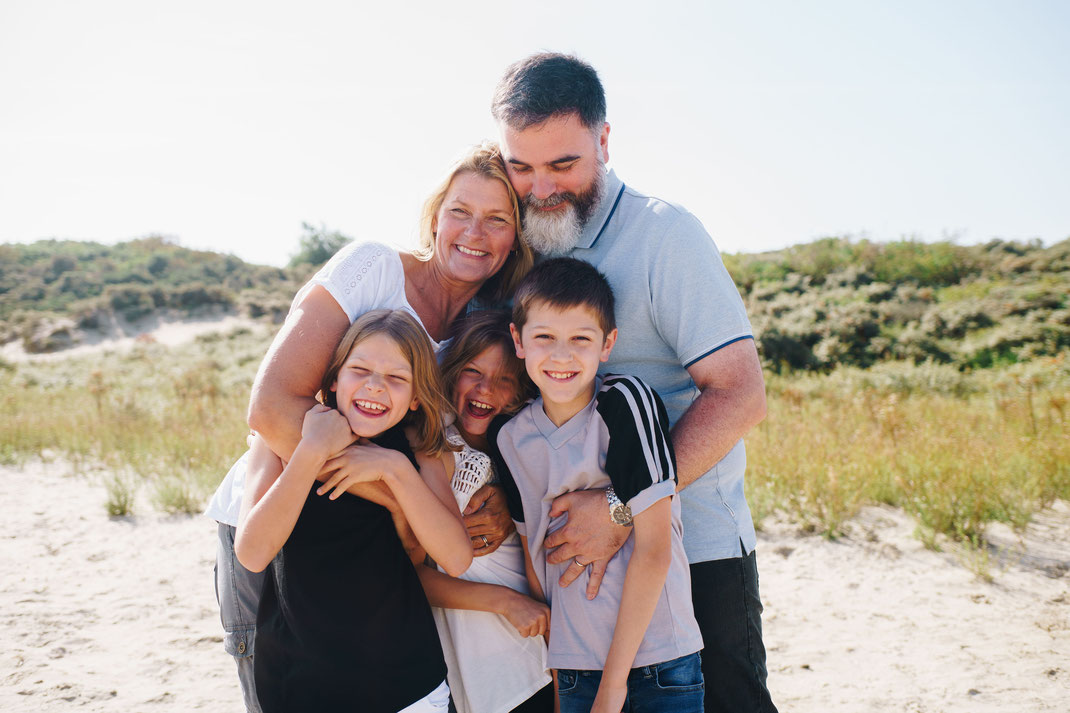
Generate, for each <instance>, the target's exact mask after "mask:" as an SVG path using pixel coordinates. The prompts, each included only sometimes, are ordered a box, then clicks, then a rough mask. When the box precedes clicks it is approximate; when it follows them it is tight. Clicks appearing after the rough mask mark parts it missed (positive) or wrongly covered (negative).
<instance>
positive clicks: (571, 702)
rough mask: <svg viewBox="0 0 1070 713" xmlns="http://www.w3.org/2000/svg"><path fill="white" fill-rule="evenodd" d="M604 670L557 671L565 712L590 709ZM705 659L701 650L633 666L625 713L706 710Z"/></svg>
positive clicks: (576, 712)
mask: <svg viewBox="0 0 1070 713" xmlns="http://www.w3.org/2000/svg"><path fill="white" fill-rule="evenodd" d="M601 681H602V672H601V671H578V670H576V669H568V668H563V669H559V670H558V672H557V686H558V687H557V691H558V694H557V695H558V699H559V700H560V701H561V713H589V711H590V710H591V705H592V704H593V703H594V697H595V695H596V694H597V693H598V684H599V683H601ZM703 688H704V686H703V683H702V659H701V658H700V657H699V655H698V653H693V654H688V655H687V656H681V657H680V658H678V659H673V660H672V661H666V662H664V663H658V664H653V665H652V666H640V667H639V668H633V669H632V670H631V672H630V673H629V674H628V697H627V698H626V699H625V701H624V709H623V710H624V713H702V696H703Z"/></svg>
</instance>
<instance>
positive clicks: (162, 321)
mask: <svg viewBox="0 0 1070 713" xmlns="http://www.w3.org/2000/svg"><path fill="white" fill-rule="evenodd" d="M259 324H262V322H257V321H255V320H253V319H250V318H248V317H242V316H240V315H236V314H217V315H214V316H211V317H202V318H198V319H182V318H177V317H173V318H166V317H159V316H155V315H153V316H150V317H146V318H144V319H142V320H139V321H138V322H136V323H133V324H131V323H128V322H125V321H120V320H118V319H115V320H114V324H113V325H111V326H110V329H109V330H107V331H99V330H75V332H76V334H77V340H78V342H77V344H74V345H73V346H70V347H67V348H65V349H60V350H58V351H54V352H42V353H31V352H27V351H26V349H25V348H24V346H23V344H22V342H21V341H19V340H15V341H11V342H8V343H7V344H3V345H0V359H5V360H7V361H10V362H15V363H18V362H25V361H59V360H64V359H69V358H71V357H80V356H85V355H88V354H97V353H100V352H104V351H112V352H124V351H129V350H130V349H133V348H134V346H135V345H137V344H163V345H165V346H169V347H173V346H177V345H179V344H185V343H187V342H192V341H193V340H194V339H196V338H197V337H199V336H201V335H204V334H212V333H215V332H230V331H233V330H235V329H239V328H246V329H252V328H254V327H256V326H257V325H259Z"/></svg>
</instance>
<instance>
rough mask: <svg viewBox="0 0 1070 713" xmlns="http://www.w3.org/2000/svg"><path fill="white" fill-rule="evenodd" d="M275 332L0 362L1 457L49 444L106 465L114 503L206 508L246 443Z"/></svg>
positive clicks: (12, 458)
mask: <svg viewBox="0 0 1070 713" xmlns="http://www.w3.org/2000/svg"><path fill="white" fill-rule="evenodd" d="M270 337H271V335H270V333H268V332H267V331H262V330H257V331H255V332H251V331H249V330H237V331H236V332H235V333H233V334H231V335H229V336H226V337H221V336H219V335H209V336H206V337H202V338H199V339H198V340H197V341H196V342H194V343H192V344H190V345H187V346H185V347H181V348H167V347H163V346H160V345H155V344H148V345H138V346H137V347H136V348H135V349H134V350H132V351H129V352H126V353H101V354H98V355H93V356H88V357H82V358H72V359H66V360H60V361H49V362H37V363H26V364H19V365H17V366H16V365H10V364H9V365H8V367H9V368H6V369H2V370H0V409H2V410H3V412H4V413H5V414H7V416H5V418H4V420H3V422H2V424H0V443H2V444H3V447H2V448H0V459H2V460H4V461H6V462H8V463H13V462H15V463H17V462H20V461H22V460H25V459H26V458H30V457H34V456H38V455H41V454H42V453H46V454H47V453H51V454H55V455H56V456H58V457H62V458H67V459H69V460H71V461H73V462H74V463H75V464H76V465H82V464H84V465H89V466H94V467H95V466H101V467H103V468H105V469H106V470H108V471H109V473H111V475H110V476H109V477H108V479H107V482H106V487H107V489H108V510H109V512H110V513H112V514H116V515H122V514H129V512H130V510H131V508H132V507H133V502H134V493H135V492H136V491H139V490H141V489H142V488H147V489H148V490H147V493H148V495H149V500H150V501H151V502H152V503H153V505H154V507H156V508H158V509H159V510H162V511H165V512H197V511H199V510H200V509H201V508H203V506H204V504H205V501H206V499H207V497H208V496H209V495H210V494H211V492H212V490H213V489H214V488H215V486H216V485H217V484H218V483H219V481H220V480H221V479H222V477H223V475H224V474H225V473H226V472H227V469H228V468H229V467H230V465H231V463H233V461H234V460H235V459H236V458H237V457H238V456H239V455H240V454H241V453H242V451H243V450H244V449H245V436H246V434H247V433H248V427H247V426H246V423H245V410H246V406H247V404H248V397H249V388H250V386H251V384H252V379H253V375H254V374H255V372H256V367H257V364H258V363H259V360H260V357H261V356H262V355H263V353H264V351H265V349H266V348H267V344H268V342H269V341H270Z"/></svg>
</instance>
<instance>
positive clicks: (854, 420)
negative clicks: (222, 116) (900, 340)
mask: <svg viewBox="0 0 1070 713" xmlns="http://www.w3.org/2000/svg"><path fill="white" fill-rule="evenodd" d="M270 336H271V335H270V334H269V333H267V331H263V332H261V331H257V332H255V333H253V332H248V331H239V332H237V333H235V334H233V335H230V336H227V337H220V336H208V337H203V338H201V339H199V340H197V342H195V343H193V344H190V345H187V346H185V347H182V348H172V349H168V348H165V347H161V346H158V345H142V346H139V347H138V348H137V349H135V350H134V351H131V352H128V353H124V354H104V355H99V356H94V357H88V358H82V359H68V360H61V361H51V362H44V363H32V364H18V365H9V366H8V367H5V368H2V369H0V408H2V409H3V412H4V414H5V418H4V419H3V421H2V423H0V462H3V463H17V462H20V461H23V460H26V459H28V458H31V457H34V456H37V455H39V454H41V453H46V452H49V453H54V454H56V455H57V456H58V457H62V458H66V459H68V460H70V461H73V462H74V463H75V464H76V465H77V464H79V463H85V464H86V465H88V466H92V467H96V466H102V467H104V468H105V469H106V470H108V471H109V473H110V480H109V479H107V478H106V479H105V480H104V483H105V487H106V488H107V490H108V508H109V511H111V512H112V513H113V514H129V512H130V510H131V508H133V507H134V503H135V500H136V498H134V494H135V493H143V494H144V495H145V496H146V498H145V500H146V501H147V502H149V503H151V505H152V507H154V508H156V509H158V510H161V511H164V512H196V511H199V510H200V509H201V508H202V507H203V506H204V503H205V502H206V500H207V498H208V497H209V496H210V494H211V492H212V491H213V489H214V488H215V486H216V485H217V484H218V483H219V481H220V480H221V478H222V477H223V475H224V474H225V473H226V472H227V469H228V468H229V467H230V465H231V463H232V462H233V461H234V460H235V459H236V458H237V457H238V456H239V455H240V454H241V452H242V451H243V450H244V448H245V435H246V433H247V428H246V425H245V409H246V404H247V399H248V393H249V387H250V385H251V383H252V378H253V375H254V372H255V370H256V366H257V364H258V363H259V359H260V357H261V355H262V354H263V353H264V351H265V349H266V347H267V343H268V341H269V340H270ZM767 384H768V392H769V415H768V418H766V420H765V421H764V422H763V423H762V424H761V425H760V426H758V427H757V428H756V429H755V430H754V431H753V432H752V433H751V434H749V435H748V436H747V456H748V470H747V497H748V501H749V502H750V504H751V508H752V510H753V511H754V515H755V519H756V520H758V521H760V520H761V518H762V517H764V516H765V515H768V514H771V513H773V512H780V513H783V514H785V515H786V516H787V517H789V518H790V519H792V520H793V521H795V522H797V523H798V524H799V525H800V526H801V527H803V528H804V529H806V530H808V531H812V532H817V533H821V534H824V535H825V536H828V537H836V536H838V535H840V534H841V533H842V532H843V530H844V525H845V523H846V522H847V521H848V520H849V519H850V518H851V517H852V516H853V515H854V514H856V513H857V512H858V510H859V508H861V507H862V506H864V505H866V504H873V503H886V504H889V505H892V506H896V507H899V508H902V509H903V510H905V511H907V512H909V513H911V514H912V515H913V516H914V517H915V518H916V519H917V522H918V527H919V530H918V532H919V536H920V537H921V538H922V540H923V541H925V542H926V543H927V544H929V545H930V546H933V547H936V546H937V544H938V537H941V536H946V537H950V538H952V539H954V540H955V541H958V542H962V543H965V544H968V545H972V546H974V549H975V551H980V549H979V547H980V545H981V544H983V542H984V533H985V528H986V526H987V524H988V523H991V522H993V521H998V522H1005V523H1008V524H1009V525H1011V526H1012V527H1016V528H1021V527H1024V526H1025V524H1027V523H1028V522H1029V520H1030V518H1031V517H1032V515H1033V514H1034V513H1035V512H1036V511H1037V510H1038V509H1040V508H1043V507H1044V506H1046V505H1048V504H1050V503H1051V502H1052V501H1053V500H1054V499H1055V498H1064V499H1070V435H1068V425H1070V424H1068V421H1070V359H1067V358H1066V354H1065V352H1064V353H1063V355H1061V356H1059V357H1055V358H1044V359H1037V360H1034V361H1032V362H1029V363H1025V364H1016V365H1013V366H1010V367H1005V368H1002V369H992V370H979V371H975V372H972V373H970V372H960V371H959V370H957V369H956V368H954V367H952V366H948V365H942V366H941V365H932V364H922V365H919V366H914V365H912V364H905V363H886V364H882V365H879V366H876V367H873V368H871V369H868V370H862V369H856V368H843V369H838V370H835V371H833V372H832V373H831V374H827V375H822V374H796V375H774V374H768V375H767Z"/></svg>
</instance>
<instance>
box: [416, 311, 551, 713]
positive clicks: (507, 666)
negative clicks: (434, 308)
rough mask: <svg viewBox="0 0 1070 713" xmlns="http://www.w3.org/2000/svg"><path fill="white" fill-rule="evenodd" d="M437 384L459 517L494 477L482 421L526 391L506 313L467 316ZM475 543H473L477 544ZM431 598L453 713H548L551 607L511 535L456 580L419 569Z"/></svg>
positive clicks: (512, 405) (511, 406) (511, 407)
mask: <svg viewBox="0 0 1070 713" xmlns="http://www.w3.org/2000/svg"><path fill="white" fill-rule="evenodd" d="M441 362H442V367H441V368H442V384H443V388H444V389H445V390H446V396H447V398H448V400H449V401H450V403H451V404H452V405H453V407H454V410H455V411H456V413H457V419H456V421H454V423H453V425H452V426H450V427H449V429H448V430H447V438H448V440H449V441H450V442H451V443H453V444H454V445H457V446H460V447H461V450H460V451H458V452H456V453H455V454H454V460H455V463H456V467H455V468H454V472H453V474H452V476H451V478H450V480H451V485H452V487H453V494H454V496H455V497H456V498H457V505H458V506H459V507H460V509H461V511H462V512H464V510H465V508H466V507H467V506H468V501H469V499H470V498H471V497H472V494H473V493H474V492H475V491H476V490H478V489H479V488H480V487H481V486H482V485H483V484H484V483H486V482H488V481H491V480H496V478H494V476H493V473H492V472H491V466H490V458H489V457H488V456H487V455H486V454H485V453H484V452H483V450H484V449H486V432H487V427H488V426H489V425H490V422H491V419H493V418H494V417H495V416H497V415H498V414H501V413H509V412H512V411H515V410H517V409H518V408H520V406H521V405H522V403H523V401H525V400H526V398H527V396H528V395H529V393H530V389H531V383H530V381H529V380H528V378H527V373H526V372H525V371H524V363H523V362H522V361H520V360H519V359H517V358H516V353H515V351H514V350H513V346H512V340H511V337H510V336H509V315H508V314H507V313H505V312H499V311H484V312H473V313H472V314H470V315H469V316H468V318H467V319H466V320H465V321H464V323H463V324H462V325H461V327H460V329H459V330H458V333H457V335H456V336H455V337H454V338H453V340H452V341H451V342H450V343H449V345H448V346H446V347H445V348H444V349H443V352H442V358H441ZM476 539H478V537H477V538H476ZM418 571H419V574H420V579H421V581H422V582H423V585H424V591H425V592H426V593H427V598H428V601H430V602H431V606H432V612H433V613H434V615H435V623H436V624H438V633H439V639H440V640H441V642H442V651H443V653H444V655H445V657H446V665H447V667H448V669H449V674H448V676H447V680H448V681H449V684H450V691H451V692H452V693H453V700H454V702H455V703H456V705H457V710H458V712H459V713H503V712H504V711H510V710H515V711H523V712H524V713H528V712H529V711H531V712H534V711H546V712H547V713H548V712H549V711H552V710H553V698H554V695H553V687H552V685H551V684H550V673H549V671H548V670H547V668H546V642H545V640H544V639H543V637H542V635H543V634H545V633H546V632H547V631H548V630H549V622H550V609H549V607H547V606H546V605H545V604H543V603H542V602H538V601H535V600H534V599H532V598H531V597H529V596H527V594H528V584H527V578H526V576H525V574H524V553H523V550H522V549H521V547H520V539H519V538H518V537H517V535H516V533H515V532H513V533H512V534H511V535H509V537H507V538H506V539H505V541H504V542H502V544H501V546H500V547H498V549H497V550H495V551H494V552H492V553H490V554H488V555H484V556H482V557H476V558H475V559H474V560H473V561H472V564H471V566H470V567H469V568H468V570H467V571H466V572H465V573H464V574H462V575H461V576H460V577H458V578H455V577H450V576H449V575H447V574H445V573H443V572H441V571H439V570H436V569H432V568H430V567H419V568H418Z"/></svg>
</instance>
